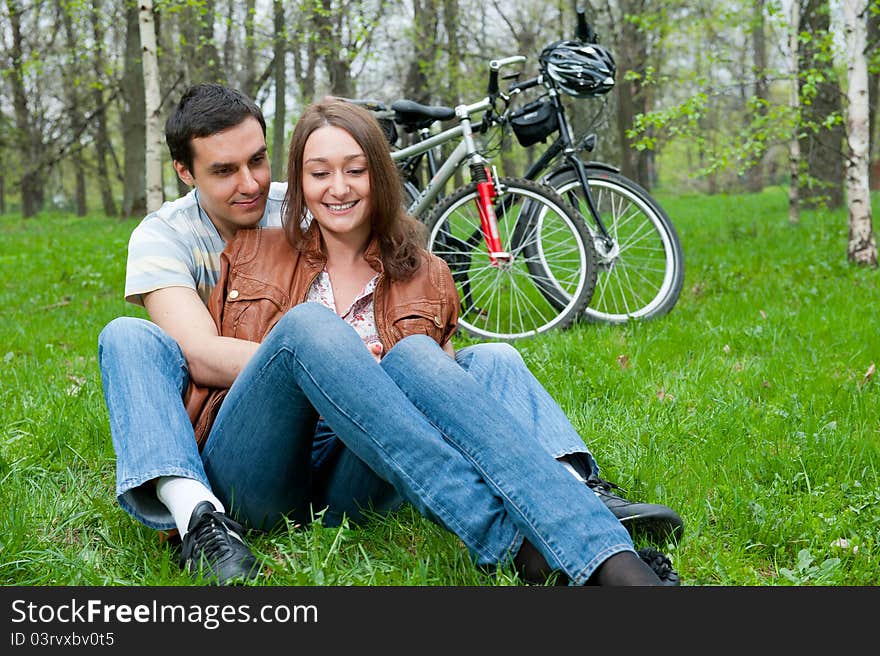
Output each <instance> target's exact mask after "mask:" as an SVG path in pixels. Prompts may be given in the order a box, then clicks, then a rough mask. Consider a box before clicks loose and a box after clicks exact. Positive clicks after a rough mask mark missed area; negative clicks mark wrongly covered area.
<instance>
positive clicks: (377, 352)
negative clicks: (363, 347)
mask: <svg viewBox="0 0 880 656" xmlns="http://www.w3.org/2000/svg"><path fill="white" fill-rule="evenodd" d="M367 348H368V349H370V353H372V354H373V357H374V358H376V362H379V361H381V360H382V354H383V353H384V352H385V347H384V346H382V342H370V343H369V344H367Z"/></svg>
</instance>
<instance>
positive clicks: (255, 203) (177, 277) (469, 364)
mask: <svg viewBox="0 0 880 656" xmlns="http://www.w3.org/2000/svg"><path fill="white" fill-rule="evenodd" d="M165 132H166V141H167V144H168V148H169V151H170V153H171V157H172V160H173V163H174V169H175V171H176V172H177V175H178V176H179V177H180V179H181V180H182V181H183V182H185V183H186V184H188V185H191V186H192V187H193V190H192V191H191V192H190V193H189V194H187V195H186V196H184V197H183V198H180V199H177V200H175V201H172V202H168V203H165V204H164V205H163V206H162V208H160V209H159V210H158V211H156V212H154V213H152V214H150V215H149V216H147V217H146V218H145V219H144V220H143V221H142V222H141V223H140V224H139V225H138V227H137V228H136V229H135V230H134V232H133V233H132V236H131V239H130V242H129V253H128V263H127V272H126V285H125V297H126V300H128V301H129V302H132V303H135V304H140V305H143V306H144V307H145V308H146V310H147V312H148V314H149V316H150V319H151V321H149V322H148V321H143V320H139V319H133V318H129V317H123V318H119V319H116V320H114V321H113V322H111V323H110V324H108V326H107V327H105V329H104V330H103V331H102V333H101V336H100V338H99V363H100V367H101V375H102V383H103V387H104V395H105V399H106V402H107V407H108V411H109V415H110V426H111V434H112V437H113V446H114V450H115V452H116V455H117V477H116V478H117V483H116V493H117V498H118V500H119V503H120V505H121V506H122V508H123V509H125V510H126V511H127V512H128V513H130V514H131V515H132V516H133V517H135V518H136V519H138V520H139V521H141V522H143V523H144V524H145V525H147V526H150V527H152V528H156V529H160V530H170V529H176V530H177V531H178V532H179V534H180V536H181V538H182V550H181V566H182V567H184V568H185V569H187V570H190V571H192V570H197V571H199V572H201V573H202V574H203V575H204V576H205V577H206V578H208V579H209V580H211V581H213V582H217V583H221V584H222V583H229V582H233V581H236V580H240V579H251V578H254V577H255V576H256V575H257V574H258V572H259V566H258V563H257V560H256V558H255V557H254V556H253V554H252V553H251V551H250V549H249V548H248V547H247V545H246V544H245V541H244V539H243V535H242V533H243V528H242V526H241V525H239V524H238V523H237V522H235V521H234V520H233V519H232V518H231V517H230V514H234V509H232V508H229V507H228V506H229V505H235V504H234V501H233V500H232V499H231V498H229V499H227V502H228V503H224V501H223V500H221V499H220V498H218V496H217V494H215V491H214V490H212V487H211V481H210V480H209V477H208V475H207V474H206V468H205V464H204V462H203V458H204V454H203V453H201V452H200V445H199V444H198V443H197V442H196V440H195V438H194V432H193V427H192V425H191V420H190V417H189V415H188V414H187V411H186V407H185V403H184V401H185V399H184V396H185V395H186V393H187V390H188V387H189V384H190V383H191V382H192V383H195V384H197V385H199V386H200V387H209V388H224V389H225V388H229V387H230V386H232V384H233V382H235V381H238V386H239V387H240V386H247V385H250V384H252V377H251V376H252V374H251V373H250V372H249V373H248V375H246V376H240V374H241V373H242V370H243V369H245V366H246V364H247V363H248V362H249V361H251V360H252V358H253V356H254V355H255V354H256V353H257V352H258V350H259V349H260V345H259V344H257V343H256V342H252V341H246V340H241V339H235V338H230V337H223V336H219V335H218V333H217V329H216V325H215V322H214V319H213V318H212V316H211V314H210V312H209V311H208V309H207V306H206V303H207V301H208V298H209V297H210V295H211V291H212V289H213V288H214V286H215V285H216V283H217V280H218V276H219V268H220V267H219V255H220V253H221V252H222V250H223V249H224V247H225V245H226V242H227V241H228V240H230V239H231V238H232V237H234V236H235V234H236V233H237V232H238V230H241V229H250V228H254V227H257V226H259V227H267V226H278V225H280V224H281V205H282V202H283V200H284V195H285V192H286V185H284V184H280V183H272V182H271V173H270V170H269V159H268V157H267V149H266V141H265V133H266V125H265V121H264V118H263V116H262V113H261V112H260V109H259V108H258V107H257V106H256V105H255V104H254V103H253V102H252V101H251V100H250V99H248V98H246V97H245V96H243V95H242V94H240V93H239V92H237V91H235V90H232V89H229V88H226V87H223V86H220V85H214V84H201V85H196V86H194V87H191V88H190V89H188V90H187V91H186V92H185V93H184V95H183V97H182V98H181V100H180V103H179V104H178V106H177V107H176V108H175V110H174V112H173V113H172V114H171V116H170V117H169V119H168V121H167V123H166V127H165ZM510 351H512V349H510V350H508V351H503V350H502V349H493V348H492V347H491V346H490V345H477V346H474V347H470V348H469V349H462V350H461V351H460V352H459V355H458V356H457V360H458V361H459V364H461V366H463V367H465V368H466V369H468V371H469V372H471V373H472V374H473V375H474V376H475V377H478V376H482V381H483V383H484V384H486V385H489V384H490V383H489V381H490V379H491V380H492V381H498V380H499V378H501V379H503V377H505V376H506V377H509V379H508V380H505V384H506V385H507V386H508V387H515V386H520V387H522V388H524V389H525V388H528V387H529V386H533V383H532V382H530V381H524V376H527V375H528V374H527V370H526V369H525V367H524V366H523V365H522V362H521V360H518V356H517V358H513V357H512V355H511V353H510ZM513 355H515V353H514V354H513ZM266 405H267V406H269V407H271V403H267V404H266ZM247 410H248V412H250V411H251V410H253V411H254V412H261V411H263V408H262V407H255V408H253V409H252V408H250V407H249V408H247ZM230 412H231V411H230ZM242 414H245V413H242ZM536 421H540V420H536ZM315 432H316V435H315V441H314V449H313V462H314V463H315V478H316V480H320V479H321V476H320V474H319V473H318V470H319V469H321V468H326V467H327V466H334V467H337V468H338V467H343V466H344V467H347V469H346V470H345V471H346V476H345V477H344V478H346V479H347V480H349V481H355V482H357V489H356V490H355V491H351V490H350V489H346V490H345V492H346V494H343V495H340V494H336V495H335V496H334V495H333V494H330V493H329V492H328V491H327V490H322V491H321V493H320V494H317V493H316V495H315V499H316V503H318V501H320V504H319V505H320V506H321V507H315V508H314V509H313V510H314V511H316V512H317V511H321V510H326V514H325V515H324V522H325V523H328V522H330V523H336V522H339V521H341V516H342V515H343V514H345V515H348V516H349V517H353V518H354V519H355V520H357V519H359V518H360V515H359V510H360V508H361V507H372V508H373V509H375V510H379V511H383V510H389V509H391V508H394V507H396V506H397V505H399V503H400V502H401V498H400V496H399V495H398V493H397V491H396V490H394V489H393V488H391V486H390V485H388V484H387V483H386V482H385V481H384V480H381V479H379V478H378V476H377V475H376V474H374V473H373V470H372V469H370V468H368V467H367V466H366V465H365V464H364V463H363V462H362V461H361V460H359V459H358V458H357V457H355V456H354V455H352V454H351V453H350V452H348V451H347V450H346V449H345V448H344V447H342V446H341V445H340V444H336V442H337V441H338V440H337V438H335V436H334V435H333V433H332V431H330V430H329V428H328V427H327V425H326V424H324V423H323V422H318V424H317V428H316V431H315ZM537 432H538V433H543V434H547V438H546V439H547V444H545V445H544V446H545V448H546V449H547V450H548V451H549V452H550V453H551V454H552V455H554V457H557V458H558V459H560V460H561V461H563V464H564V466H565V467H566V468H567V469H568V470H569V471H570V473H571V474H572V475H574V476H576V477H577V478H579V479H580V480H582V481H584V482H585V483H586V484H587V485H589V486H590V488H591V489H592V490H593V491H594V492H595V493H596V495H598V496H599V498H601V499H602V500H603V501H604V502H605V505H606V506H607V507H608V508H609V509H610V510H611V511H612V513H613V514H614V515H615V516H616V517H617V518H618V519H620V520H621V522H622V523H623V524H624V526H626V527H627V528H628V529H629V530H630V531H633V530H644V531H646V532H655V533H658V534H663V535H666V534H671V535H674V536H676V537H677V536H678V535H680V533H681V529H682V522H681V519H680V518H679V517H678V515H676V514H675V513H674V512H673V511H672V510H670V509H669V508H666V507H664V506H659V505H654V504H641V503H631V502H629V501H626V500H625V499H622V498H621V497H619V496H616V495H614V494H613V493H612V492H611V487H610V484H608V483H606V482H605V481H602V480H601V479H599V478H598V476H597V475H596V472H597V470H598V468H597V467H596V465H595V462H594V461H593V459H592V456H591V455H590V454H589V452H588V451H587V450H586V448H585V447H584V445H583V444H582V443H581V442H580V441H578V443H576V444H574V443H562V442H561V441H560V440H559V439H557V438H554V437H553V435H552V433H554V432H556V431H553V430H544V431H540V430H538V431H537ZM512 439H513V438H512ZM554 440H556V441H555V442H554ZM340 451H342V452H343V455H339V454H340ZM331 453H332V455H328V454H331ZM332 458H335V459H336V460H335V461H334V464H332V465H327V464H326V463H327V462H328V460H330V459H332ZM339 463H344V465H343V464H339ZM255 467H256V466H255ZM285 484H287V483H285ZM289 484H290V485H291V486H294V485H308V484H310V482H309V481H291V482H290V483H289ZM311 484H312V485H315V486H317V485H318V483H315V482H312V483H311ZM224 494H225V495H228V494H229V493H228V490H224V491H223V494H221V496H223V495H224ZM340 496H342V497H346V498H347V497H351V502H350V503H345V502H339V501H338V498H339V497H340ZM327 499H336V500H337V501H336V502H333V501H330V502H327ZM240 501H241V500H240ZM303 510H304V509H298V511H299V512H303ZM305 510H307V511H309V512H310V509H305ZM271 525H272V523H271V522H268V523H267V526H261V527H259V528H268V527H270V526H271Z"/></svg>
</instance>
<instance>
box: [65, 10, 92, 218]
mask: <svg viewBox="0 0 880 656" xmlns="http://www.w3.org/2000/svg"><path fill="white" fill-rule="evenodd" d="M71 11H72V8H70V7H68V6H65V5H63V4H62V3H61V2H60V1H59V2H58V13H59V15H60V16H61V22H62V23H63V25H64V35H65V37H66V39H67V52H68V53H69V55H70V64H69V65H68V66H69V68H68V69H67V71H66V72H67V73H69V75H70V77H71V79H73V80H79V79H80V78H81V73H82V71H81V70H80V66H79V63H78V62H77V58H78V56H79V53H78V52H77V51H78V49H79V45H78V43H77V39H76V32H75V31H74V29H73V18H72V16H71V15H70V12H71ZM64 95H65V99H66V101H67V114H68V115H69V116H70V123H71V126H72V127H71V129H72V131H73V132H76V131H77V130H79V129H80V126H81V125H83V123H84V118H83V112H82V107H81V102H80V101H81V98H80V90H79V84H78V83H76V82H72V83H70V84H66V85H64ZM70 159H71V163H72V165H73V177H74V184H75V190H74V206H75V211H76V215H77V216H85V215H86V214H87V213H88V207H87V205H86V173H85V169H84V166H83V157H82V150H81V149H80V148H79V147H75V148H74V150H73V152H72V153H71V157H70Z"/></svg>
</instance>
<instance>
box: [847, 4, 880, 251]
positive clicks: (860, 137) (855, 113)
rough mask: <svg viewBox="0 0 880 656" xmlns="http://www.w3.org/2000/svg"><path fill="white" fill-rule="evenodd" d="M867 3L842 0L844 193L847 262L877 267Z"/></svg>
mask: <svg viewBox="0 0 880 656" xmlns="http://www.w3.org/2000/svg"><path fill="white" fill-rule="evenodd" d="M868 4H869V2H868V0H843V37H844V38H843V41H844V49H845V52H846V60H845V62H846V77H847V89H846V99H847V108H846V137H847V146H848V152H847V159H846V194H847V206H848V208H849V243H848V244H847V253H846V255H847V259H848V260H849V261H850V262H854V263H856V264H861V265H869V266H873V267H876V266H877V244H876V242H875V241H874V229H873V225H872V219H871V197H870V192H869V190H868V148H869V135H868V108H869V100H868V61H867V57H866V55H865V49H866V46H867V23H868Z"/></svg>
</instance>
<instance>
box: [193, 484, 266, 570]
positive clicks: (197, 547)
mask: <svg viewBox="0 0 880 656" xmlns="http://www.w3.org/2000/svg"><path fill="white" fill-rule="evenodd" d="M243 532H244V529H243V528H242V526H241V524H239V523H238V522H235V521H233V520H232V519H230V518H229V517H227V516H226V515H224V514H223V513H221V512H218V511H217V510H215V509H214V505H213V504H212V503H211V502H209V501H202V502H201V503H199V505H197V506H196V507H195V509H193V512H192V516H191V517H190V520H189V530H188V531H187V533H186V535H184V536H183V546H182V551H181V554H180V566H181V567H182V568H183V569H185V570H186V571H187V572H191V573H200V574H201V575H202V576H203V577H204V579H205V580H206V581H207V582H210V583H216V584H218V585H226V584H228V583H232V582H235V581H236V580H245V581H246V580H249V579H253V578H256V577H257V576H258V575H259V573H260V570H259V567H258V565H257V559H256V558H254V554H252V553H251V550H250V549H248V547H247V545H246V544H245V543H244V540H243V539H242V537H241V534H242V533H243Z"/></svg>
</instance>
